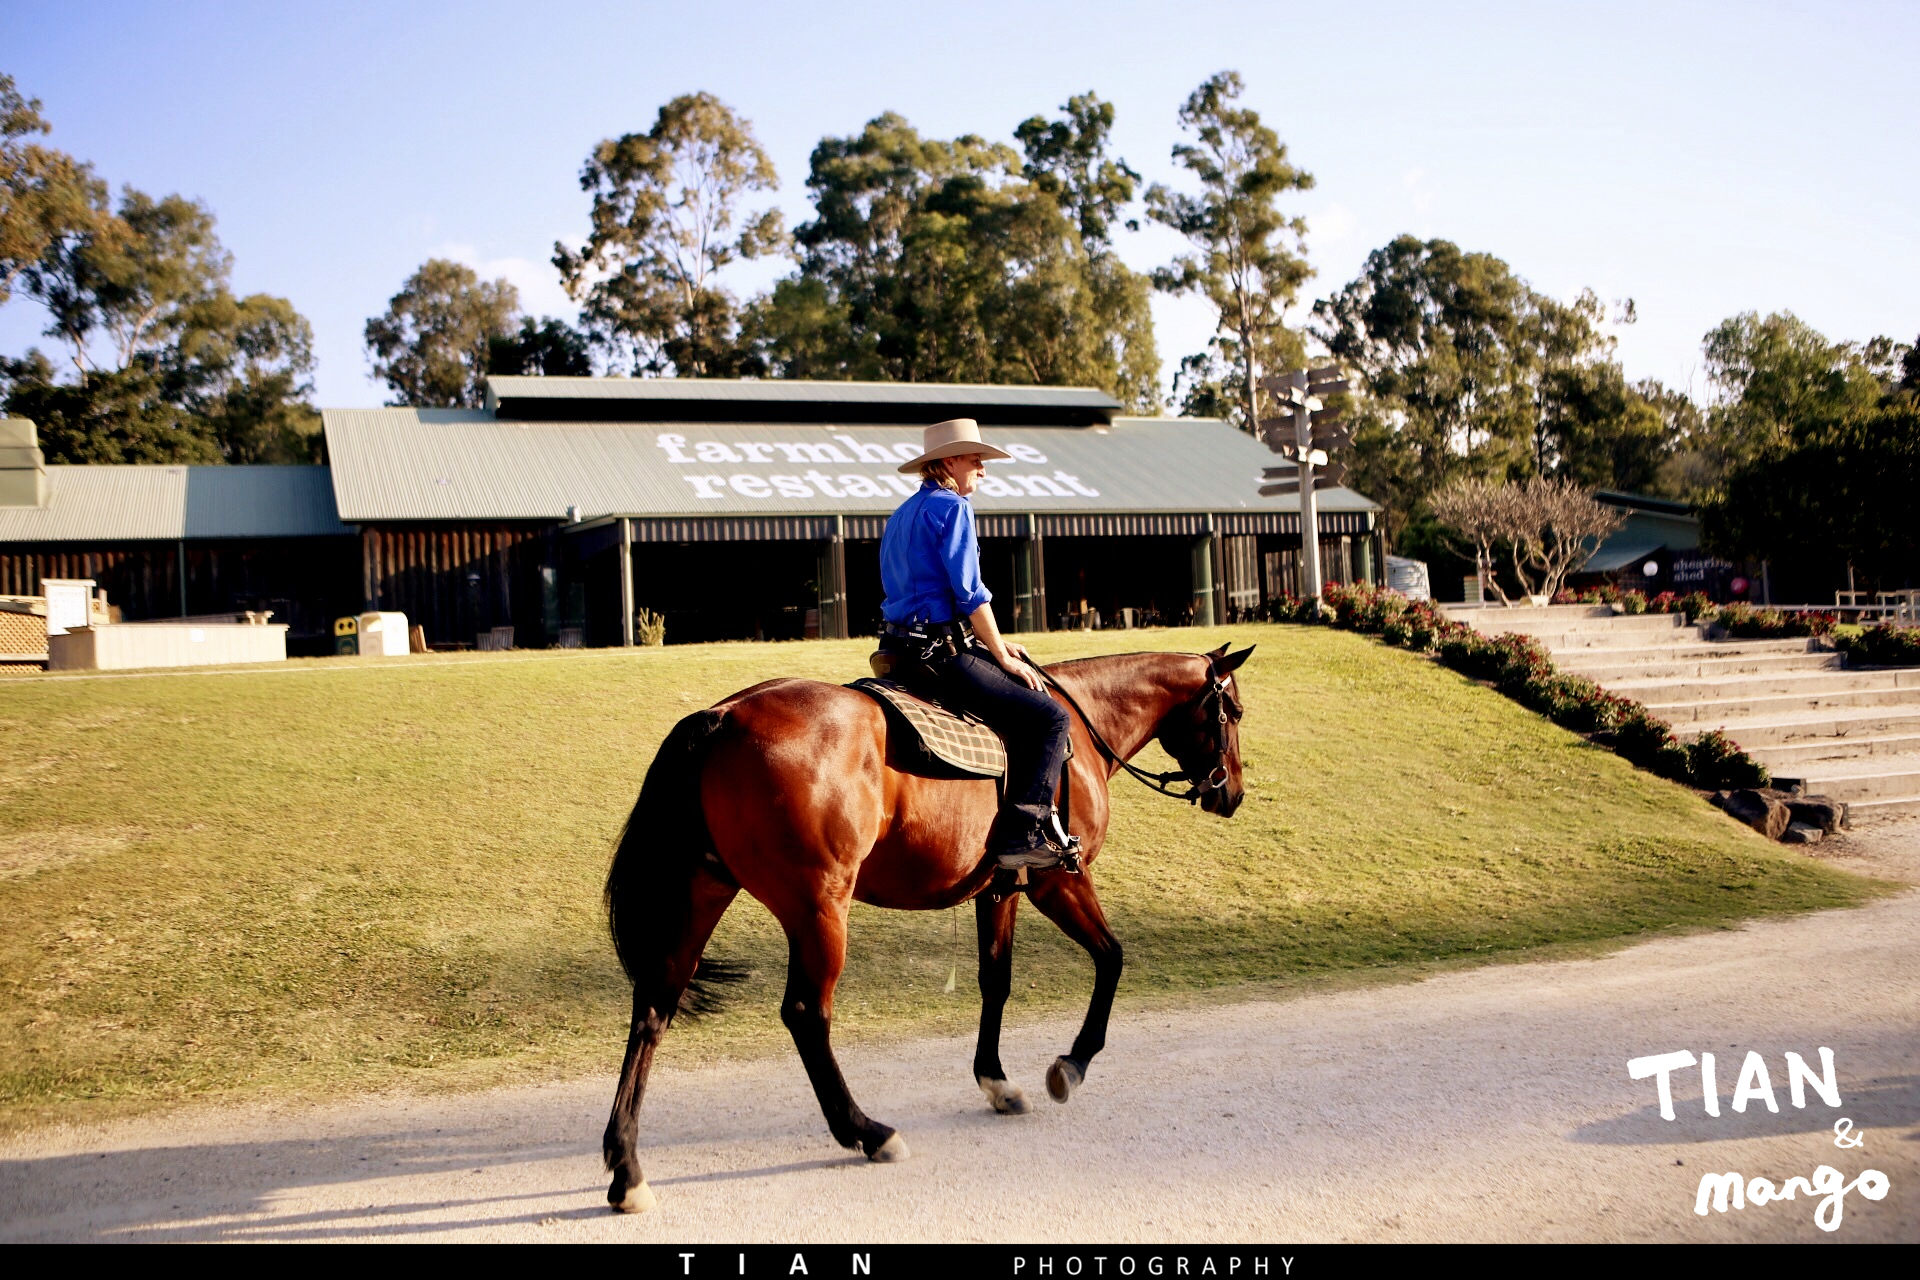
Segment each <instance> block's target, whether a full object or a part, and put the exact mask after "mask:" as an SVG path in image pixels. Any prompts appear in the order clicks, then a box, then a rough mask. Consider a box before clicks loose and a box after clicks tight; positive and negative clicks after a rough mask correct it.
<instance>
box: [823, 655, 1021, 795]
mask: <svg viewBox="0 0 1920 1280" xmlns="http://www.w3.org/2000/svg"><path fill="white" fill-rule="evenodd" d="M846 687H847V688H849V689H858V690H859V691H860V692H861V693H864V694H866V695H867V696H868V697H870V698H872V699H874V700H875V701H876V702H878V703H879V704H880V705H881V707H882V708H884V709H885V710H886V712H887V725H888V728H889V729H890V730H892V731H894V733H895V735H896V737H895V741H894V744H893V745H894V748H895V753H896V758H898V759H904V760H907V761H914V762H918V763H920V764H922V765H923V766H925V767H927V768H929V769H932V770H936V771H937V770H938V769H939V766H945V767H946V769H951V770H957V771H959V772H960V773H963V774H967V775H969V776H971V777H977V778H1003V777H1005V776H1006V773H1007V744H1006V742H1005V741H1004V740H1002V739H1001V737H1000V735H999V734H997V733H995V732H994V731H993V730H992V729H990V728H988V727H987V725H986V724H985V722H983V721H981V720H979V719H977V718H976V717H974V716H972V715H969V714H967V713H966V712H962V711H954V710H952V709H950V708H948V707H945V706H942V705H941V704H940V703H939V702H936V701H935V700H933V699H931V698H928V697H926V696H925V695H923V694H919V693H915V692H913V691H912V690H910V689H908V688H907V687H906V686H905V685H903V684H897V683H895V682H894V681H892V680H875V679H864V680H854V681H852V682H850V683H849V684H848V685H847V686H846ZM903 748H904V749H903Z"/></svg>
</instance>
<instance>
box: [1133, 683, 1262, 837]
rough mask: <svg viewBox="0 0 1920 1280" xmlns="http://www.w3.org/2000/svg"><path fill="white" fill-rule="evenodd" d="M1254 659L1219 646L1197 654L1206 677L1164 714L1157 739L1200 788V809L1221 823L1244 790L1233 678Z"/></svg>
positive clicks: (1239, 706)
mask: <svg viewBox="0 0 1920 1280" xmlns="http://www.w3.org/2000/svg"><path fill="white" fill-rule="evenodd" d="M1252 655H1253V646H1251V645H1249V646H1247V647H1246V648H1245V649H1242V650H1241V651H1240V652H1238V653H1234V654H1229V653H1228V652H1227V646H1226V645H1221V646H1220V647H1219V648H1218V649H1215V650H1214V651H1213V652H1212V653H1206V654H1202V655H1200V656H1201V657H1202V658H1203V659H1205V661H1206V664H1207V665H1206V675H1205V678H1204V680H1203V682H1202V683H1201V686H1200V688H1199V689H1198V691H1196V692H1195V693H1194V695H1193V697H1191V698H1189V699H1187V700H1186V701H1185V702H1183V703H1181V704H1180V705H1179V706H1177V707H1175V708H1174V709H1173V710H1172V711H1170V712H1168V713H1167V716H1166V718H1165V719H1164V720H1162V721H1161V722H1160V725H1159V728H1158V730H1157V731H1156V736H1157V737H1158V738H1159V740H1160V746H1161V748H1162V749H1163V750H1165V751H1166V753H1167V754H1168V755H1170V756H1172V757H1173V758H1174V759H1175V760H1177V761H1178V762H1179V764H1180V767H1181V768H1182V769H1184V770H1186V773H1187V776H1188V777H1189V778H1191V779H1193V781H1194V784H1195V785H1196V786H1197V787H1198V788H1199V789H1200V807H1201V808H1202V809H1205V810H1206V811H1207V812H1208V813H1217V814H1219V815H1220V816H1221V817H1223V818H1225V817H1228V816H1230V815H1231V814H1232V813H1233V811H1234V810H1235V809H1238V808H1239V807H1240V800H1241V797H1242V796H1244V795H1245V794H1246V788H1245V786H1244V785H1243V784H1242V783H1241V780H1240V716H1241V715H1242V713H1243V710H1244V708H1243V705H1242V703H1241V701H1240V687H1239V682H1238V681H1237V680H1235V679H1234V678H1233V673H1234V672H1235V671H1236V670H1238V669H1239V667H1240V664H1242V663H1243V662H1245V661H1246V660H1247V659H1248V658H1249V657H1251V656H1252Z"/></svg>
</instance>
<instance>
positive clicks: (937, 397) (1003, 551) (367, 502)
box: [0, 377, 1383, 647]
mask: <svg viewBox="0 0 1920 1280" xmlns="http://www.w3.org/2000/svg"><path fill="white" fill-rule="evenodd" d="M1119 407H1120V406H1119V405H1118V404H1117V402H1115V401H1114V400H1112V399H1111V398H1110V397H1108V396H1106V395H1104V394H1103V393H1101V392H1097V391H1092V390H1087V389H1083V388H1057V387H985V386H952V385H927V384H872V383H844V382H835V383H809V382H798V381H786V380H778V381H722V380H696V379H624V378H519V377H496V378H493V379H491V380H490V382H489V390H488V395H487V404H486V407H485V408H484V409H476V410H460V409H446V410H435V409H396V408H386V409H330V410H326V411H325V413H324V419H325V430H326V445H327V455H328V459H329V467H328V468H327V469H326V471H327V475H328V480H329V482H330V484H329V487H330V489H331V496H332V499H333V504H334V508H333V511H332V513H331V514H332V516H333V518H334V519H335V520H336V521H337V522H338V523H337V524H335V525H332V526H331V527H330V528H329V529H328V532H332V531H333V530H334V529H344V530H351V531H352V532H353V534H354V535H355V536H354V537H353V538H352V539H338V538H326V539H325V542H326V543H327V544H328V546H329V547H330V549H332V550H333V551H334V553H335V554H338V553H340V552H343V551H345V552H349V553H350V554H351V555H352V557H353V559H354V561H356V563H354V564H352V565H351V566H350V567H349V568H350V570H351V571H352V572H353V574H354V576H355V577H356V578H357V580H358V583H359V589H360V596H361V599H360V600H358V601H356V602H355V603H356V604H357V605H359V606H360V607H361V608H365V609H383V610H399V611H403V612H405V613H406V614H407V615H408V617H409V618H410V619H411V620H412V621H414V622H416V623H419V624H421V625H422V626H424V628H425V630H426V634H427V639H428V640H429V642H431V643H434V644H441V645H448V644H472V643H474V642H475V640H476V637H478V636H481V635H485V634H487V633H489V632H490V631H491V630H492V629H493V628H497V627H512V628H513V629H514V643H515V644H516V645H517V646H519V647H539V646H542V645H554V644H587V645H618V644H631V643H633V642H634V639H635V626H636V616H637V615H639V614H641V613H642V612H643V611H644V612H646V613H647V614H651V615H660V616H663V617H664V618H665V622H666V638H667V641H668V642H669V643H678V642H693V641H701V640H724V639H754V638H763V639H783V638H800V637H802V636H814V635H818V636H845V635H849V634H853V635H858V634H870V633H871V632H872V631H873V629H874V626H875V623H876V622H877V619H878V616H879V606H880V596H881V592H880V581H879V564H878V561H879V556H878V544H879V537H880V532H881V529H882V528H883V526H884V525H885V523H886V518H887V515H888V514H889V513H890V512H891V511H892V510H893V508H894V507H895V506H897V505H898V504H899V503H900V501H901V500H902V499H903V498H905V497H906V496H907V495H908V494H909V493H911V492H913V490H914V489H915V487H917V485H918V483H919V482H918V479H917V477H913V476H903V475H900V474H899V472H898V471H897V467H898V466H899V465H900V463H901V462H902V461H904V460H906V459H908V458H910V457H913V456H914V455H915V454H917V453H918V452H919V445H920V430H921V428H922V427H923V426H924V425H926V424H927V423H930V422H935V421H939V420H941V419H944V418H951V417H972V418H976V419H978V420H979V422H980V424H981V429H982V434H983V436H984V437H985V438H986V439H987V440H988V441H989V442H990V443H992V444H994V445H997V446H998V447H1000V448H1001V449H1004V450H1005V451H1006V452H1007V453H1009V454H1010V455H1012V456H1011V457H1010V458H1009V459H1006V460H997V461H995V462H993V463H991V464H990V465H989V467H988V469H987V474H986V476H985V477H984V478H983V480H982V482H981V485H980V489H979V491H978V492H977V493H976V494H975V496H974V499H973V501H974V507H975V510H976V512H977V525H978V529H979V533H980V538H981V556H982V570H983V574H984V576H985V578H986V581H987V585H988V587H989V588H990V589H991V590H992V591H993V593H994V597H995V601H996V611H997V612H998V613H999V615H1000V617H1001V619H1002V625H1004V626H1007V627H1008V628H1009V629H1011V630H1018V631H1036V630H1048V629H1057V628H1062V627H1083V626H1100V627H1116V626H1127V625H1142V624H1146V623H1151V622H1166V623H1176V622H1189V621H1191V622H1197V623H1202V624H1206V623H1213V622H1218V621H1224V620H1226V619H1228V618H1229V617H1231V616H1235V615H1238V614H1241V613H1245V612H1249V611H1251V610H1253V609H1255V608H1257V607H1258V606H1259V604H1260V603H1261V602H1262V600H1263V599H1266V598H1270V597H1272V596H1274V595H1277V594H1279V593H1281V592H1282V591H1287V590H1297V589H1298V583H1297V580H1296V579H1297V574H1298V569H1297V566H1298V560H1299V549H1300V534H1299V517H1298V513H1297V511H1296V510H1295V500H1294V499H1291V498H1261V497H1259V496H1258V492H1257V490H1258V486H1259V477H1260V472H1261V468H1262V467H1267V466H1272V465H1275V464H1276V463H1277V462H1278V459H1277V458H1276V457H1275V456H1274V455H1273V454H1271V453H1269V452H1268V451H1267V450H1266V449H1265V447H1264V446H1262V445H1260V444H1259V443H1258V442H1256V441H1254V440H1252V439H1251V438H1249V437H1248V436H1246V435H1244V434H1242V433H1240V432H1238V431H1235V430H1233V429H1232V428H1231V427H1230V426H1228V425H1226V424H1224V423H1221V422H1218V421H1213V420H1207V419H1160V418H1132V417H1124V416H1117V410H1118V409H1119ZM48 470H49V471H50V472H67V471H77V470H89V469H87V468H48ZM121 470H128V471H143V470H149V469H148V468H122V469H121ZM175 470H182V469H175ZM192 470H199V469H192ZM221 470H226V471H231V472H241V471H257V470H258V471H264V470H271V469H267V468H223V469H221ZM57 481H58V477H56V483H54V484H51V485H49V486H47V487H48V488H50V489H51V490H53V493H54V495H55V497H56V499H57V497H58V495H59V494H60V492H61V491H62V489H63V488H66V487H67V486H66V485H64V484H63V483H59V482H57ZM1320 513H1321V515H1320V525H1321V528H1320V536H1321V541H1322V544H1323V548H1322V549H1323V565H1324V566H1325V572H1326V575H1327V577H1329V578H1330V579H1336V580H1351V579H1355V578H1362V579H1367V580H1377V579H1378V577H1379V566H1380V565H1381V563H1382V559H1383V557H1382V555H1381V546H1380V533H1379V522H1378V519H1377V516H1378V510H1377V508H1376V507H1375V506H1374V504H1373V503H1371V502H1369V501H1367V500H1366V499H1364V498H1362V497H1360V496H1359V495H1358V494H1355V493H1352V492H1350V491H1347V490H1344V489H1338V488H1335V489H1328V490H1324V491H1322V492H1321V494H1320ZM12 514H13V513H11V512H7V511H0V572H5V565H6V564H7V563H8V562H9V561H10V560H17V559H18V558H19V557H20V556H21V555H22V554H23V553H24V552H26V551H27V550H28V548H26V547H25V546H24V545H23V542H22V535H23V534H26V535H28V536H31V534H32V531H31V530H30V529H28V528H26V527H25V526H26V525H30V524H32V523H33V522H32V521H31V520H27V521H21V520H14V519H11V518H10V517H11V516H12ZM40 523H41V524H43V525H48V524H49V522H46V521H44V520H43V521H41V522H40ZM81 523H82V526H84V525H85V522H81ZM49 527H50V526H49ZM263 531H264V525H263ZM168 532H169V533H170V534H171V533H173V530H172V529H171V528H169V530H168ZM222 532H223V533H228V534H231V533H233V532H235V529H234V528H233V525H232V521H228V522H227V524H225V525H223V526H222ZM319 532H320V530H319V529H318V528H317V527H316V528H315V533H316V534H318V533H319ZM175 536H176V537H177V535H175ZM181 545H183V546H184V542H183V543H182V544H181ZM315 545H316V546H317V545H318V544H315ZM312 549H313V548H312V547H308V548H304V549H303V550H305V551H311V550H312ZM32 550H34V551H38V552H40V553H42V554H44V553H45V551H46V547H45V546H44V544H42V545H39V546H36V547H34V548H32ZM68 550H69V551H70V550H71V548H69V549H68ZM170 550H173V551H174V552H175V554H176V558H179V557H180V549H179V547H174V548H170ZM62 563H63V564H70V562H69V561H63V562H62ZM339 574H340V569H339V567H335V569H334V570H333V571H332V572H327V571H320V570H316V571H315V573H314V579H315V585H316V587H318V585H319V584H320V582H321V581H322V580H325V581H328V582H332V581H334V580H336V579H337V578H338V577H339ZM11 576H13V577H19V576H21V575H20V572H19V569H18V566H16V568H15V571H14V572H13V573H12V575H11ZM47 576H55V575H52V574H49V575H47ZM262 576H264V577H274V575H273V574H271V573H267V574H264V575H262ZM275 581H276V582H277V581H279V578H278V577H275ZM10 589H17V588H7V587H4V586H0V590H10ZM326 594H327V598H328V599H331V598H332V595H333V594H334V592H333V590H332V589H329V590H328V592H327V593H326ZM149 601H151V602H152V603H154V604H158V603H159V602H158V600H157V595H156V593H152V592H149V593H148V596H147V597H143V598H142V603H143V604H148V603H149ZM223 607H224V606H223ZM233 607H236V608H238V607H249V608H252V607H258V603H257V602H241V601H236V602H234V603H233ZM301 612H302V613H303V614H305V613H311V612H312V609H311V608H305V609H302V610H301ZM153 616H165V615H164V614H161V613H158V612H156V613H155V614H154V615H153ZM292 639H293V640H294V641H295V643H296V647H297V642H298V639H299V635H298V632H296V635H295V636H294V637H293V638H292Z"/></svg>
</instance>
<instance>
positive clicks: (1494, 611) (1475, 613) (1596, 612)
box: [1440, 604, 1618, 628]
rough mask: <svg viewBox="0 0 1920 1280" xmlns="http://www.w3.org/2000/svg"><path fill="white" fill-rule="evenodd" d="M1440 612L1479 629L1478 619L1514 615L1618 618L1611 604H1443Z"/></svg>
mask: <svg viewBox="0 0 1920 1280" xmlns="http://www.w3.org/2000/svg"><path fill="white" fill-rule="evenodd" d="M1440 612H1441V613H1443V614H1445V615H1446V616H1447V617H1449V618H1454V619H1457V620H1458V621H1460V622H1464V623H1466V624H1467V625H1468V626H1470V627H1475V628H1477V627H1478V626H1479V623H1478V622H1477V621H1476V619H1479V618H1488V617H1496V616H1508V615H1513V614H1527V615H1530V616H1532V617H1536V618H1612V617H1616V616H1618V615H1616V614H1615V613H1614V611H1613V606H1612V605H1610V604H1550V605H1546V606H1544V607H1537V606H1534V605H1525V606H1519V607H1515V608H1512V609H1509V608H1507V607H1506V606H1505V605H1498V604H1443V605H1441V606H1440Z"/></svg>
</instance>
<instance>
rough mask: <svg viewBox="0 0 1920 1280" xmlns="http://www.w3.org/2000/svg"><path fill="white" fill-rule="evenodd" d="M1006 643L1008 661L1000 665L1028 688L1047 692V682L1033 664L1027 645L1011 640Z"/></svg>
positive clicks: (1036, 691) (1037, 691) (1038, 691)
mask: <svg viewBox="0 0 1920 1280" xmlns="http://www.w3.org/2000/svg"><path fill="white" fill-rule="evenodd" d="M1004 643H1005V646H1006V650H1007V661H1005V662H1003V663H1001V664H1000V665H1001V666H1003V667H1005V668H1006V669H1007V673H1008V674H1009V675H1011V676H1012V677H1013V678H1014V679H1016V680H1019V681H1020V682H1022V683H1023V684H1025V685H1026V686H1027V688H1029V689H1032V690H1033V691H1034V692H1035V693H1045V692H1046V691H1047V686H1046V682H1045V681H1043V680H1042V679H1041V678H1040V672H1039V670H1038V668H1036V667H1035V666H1034V665H1033V658H1032V657H1031V656H1030V655H1029V654H1028V653H1027V650H1026V646H1024V645H1017V644H1014V643H1013V642H1012V641H1010V640H1009V641H1005V642H1004Z"/></svg>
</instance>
